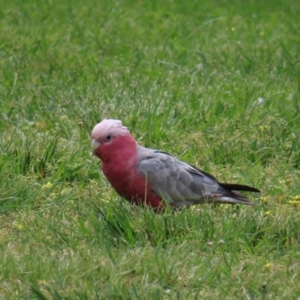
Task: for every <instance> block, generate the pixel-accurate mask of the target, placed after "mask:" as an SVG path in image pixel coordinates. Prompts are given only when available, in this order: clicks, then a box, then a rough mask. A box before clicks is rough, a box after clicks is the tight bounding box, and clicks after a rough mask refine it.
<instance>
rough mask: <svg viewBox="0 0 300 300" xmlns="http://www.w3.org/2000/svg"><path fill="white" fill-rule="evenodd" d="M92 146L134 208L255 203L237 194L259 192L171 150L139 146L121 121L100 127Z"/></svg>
mask: <svg viewBox="0 0 300 300" xmlns="http://www.w3.org/2000/svg"><path fill="white" fill-rule="evenodd" d="M91 146H92V151H93V154H94V155H95V156H97V157H98V158H99V159H100V160H101V162H102V171H103V173H104V175H105V176H106V178H107V180H108V181H109V182H110V184H111V185H112V187H113V188H114V189H115V190H116V192H117V193H118V194H119V195H120V196H121V197H123V198H125V199H126V200H127V201H129V202H131V203H132V204H134V205H144V206H150V207H152V208H153V209H154V210H155V211H159V210H164V209H165V207H166V206H167V205H169V206H171V207H173V208H174V209H181V208H183V207H189V206H192V205H195V204H204V203H213V204H223V203H224V204H245V205H256V204H255V203H253V202H250V201H249V200H248V198H247V197H246V196H245V195H243V194H241V193H240V192H239V191H246V192H256V193H258V192H260V191H259V190H258V189H256V188H254V187H251V186H248V185H241V184H232V183H220V182H219V181H218V180H217V179H216V178H215V177H214V176H212V175H210V174H209V173H207V172H205V171H202V170H200V169H198V168H196V167H194V166H192V165H190V164H188V163H186V162H183V161H180V160H179V159H177V158H176V157H174V156H172V155H171V154H169V153H167V152H164V151H159V150H154V149H149V148H146V147H143V146H140V145H139V144H138V143H137V142H136V141H135V139H134V138H133V137H132V135H131V134H130V132H129V130H128V128H127V127H125V126H123V125H122V121H120V120H114V119H104V120H103V121H101V122H100V123H98V124H97V125H96V126H95V127H94V128H93V130H92V133H91Z"/></svg>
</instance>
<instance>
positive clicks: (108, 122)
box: [91, 119, 129, 140]
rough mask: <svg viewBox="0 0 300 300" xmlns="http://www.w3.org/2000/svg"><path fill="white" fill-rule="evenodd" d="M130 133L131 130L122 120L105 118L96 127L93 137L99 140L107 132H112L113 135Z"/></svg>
mask: <svg viewBox="0 0 300 300" xmlns="http://www.w3.org/2000/svg"><path fill="white" fill-rule="evenodd" d="M128 133H129V130H128V129H127V127H125V126H123V125H122V121H120V120H114V119H104V120H103V121H102V122H100V123H98V124H97V125H96V126H95V127H94V129H93V131H92V134H91V137H92V138H93V139H96V140H98V139H101V138H102V137H104V136H105V135H107V134H112V135H113V136H124V135H126V134H128Z"/></svg>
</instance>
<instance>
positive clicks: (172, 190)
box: [137, 147, 246, 207]
mask: <svg viewBox="0 0 300 300" xmlns="http://www.w3.org/2000/svg"><path fill="white" fill-rule="evenodd" d="M137 167H138V170H139V172H140V173H141V174H142V176H143V177H144V178H145V179H146V180H147V182H149V184H150V186H151V188H152V190H153V191H154V192H155V193H156V194H158V195H160V196H161V197H163V198H164V199H165V200H166V201H168V202H169V203H170V204H171V205H174V206H178V207H180V206H183V205H192V204H196V203H201V202H203V203H205V202H224V203H226V202H227V203H234V202H235V203H240V202H246V198H245V197H243V196H242V195H241V194H240V195H241V197H240V198H241V199H239V200H236V199H233V200H232V199H230V196H234V194H233V192H231V191H228V190H226V189H224V188H223V187H222V186H221V185H220V184H219V182H218V181H217V180H216V179H215V178H214V177H213V176H211V175H209V174H207V173H205V172H202V171H200V170H198V169H196V168H194V167H193V166H191V165H189V164H187V163H184V162H181V161H179V160H178V159H176V158H175V157H173V156H171V155H169V154H167V153H165V152H161V151H156V150H151V149H147V148H144V147H139V150H138V166H137ZM236 196H237V195H236ZM222 198H224V199H222ZM235 200H236V201H235ZM245 204H246V203H245Z"/></svg>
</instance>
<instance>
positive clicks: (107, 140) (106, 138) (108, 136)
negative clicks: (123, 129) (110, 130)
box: [105, 134, 112, 142]
mask: <svg viewBox="0 0 300 300" xmlns="http://www.w3.org/2000/svg"><path fill="white" fill-rule="evenodd" d="M111 140H112V135H111V134H108V135H107V136H106V137H105V142H109V141H111Z"/></svg>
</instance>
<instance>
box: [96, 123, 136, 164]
mask: <svg viewBox="0 0 300 300" xmlns="http://www.w3.org/2000/svg"><path fill="white" fill-rule="evenodd" d="M127 136H128V137H130V138H131V139H132V140H133V138H132V137H131V135H130V133H129V130H128V129H127V127H125V126H123V125H122V122H121V121H120V120H113V119H104V120H103V121H102V122H100V123H98V124H97V125H96V126H95V127H94V129H93V130H92V134H91V139H92V150H93V153H94V154H95V155H96V156H98V157H99V158H101V159H102V160H103V157H102V155H101V152H104V151H105V152H109V151H112V150H114V148H116V146H117V144H119V143H120V140H121V138H124V137H127ZM101 150H102V151H101Z"/></svg>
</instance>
